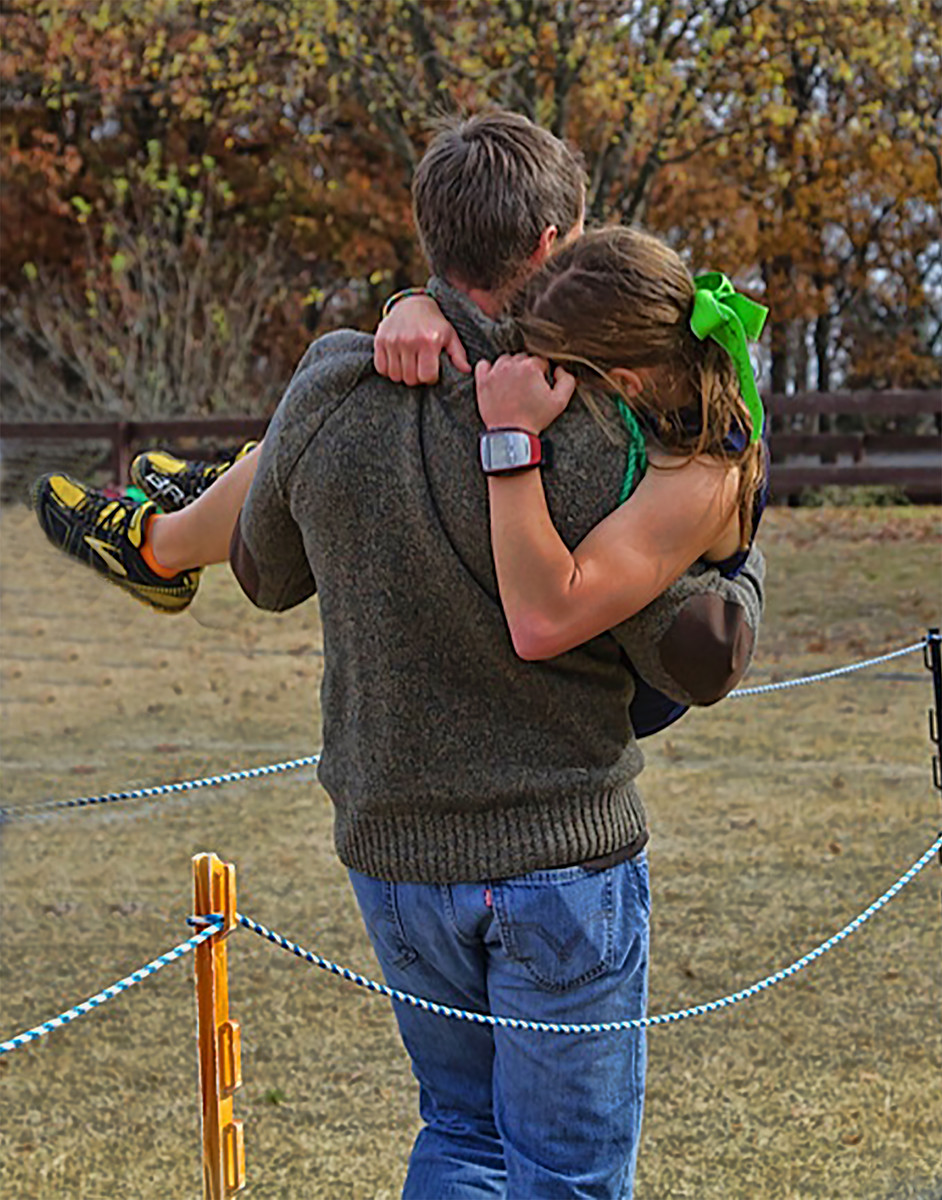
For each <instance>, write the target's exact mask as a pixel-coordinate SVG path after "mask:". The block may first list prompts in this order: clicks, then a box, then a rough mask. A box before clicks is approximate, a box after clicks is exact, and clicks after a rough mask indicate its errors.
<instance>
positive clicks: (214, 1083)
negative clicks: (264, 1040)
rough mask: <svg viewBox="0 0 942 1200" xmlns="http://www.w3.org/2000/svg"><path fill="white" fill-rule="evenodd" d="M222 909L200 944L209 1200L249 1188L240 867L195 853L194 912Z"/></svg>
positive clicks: (198, 975)
mask: <svg viewBox="0 0 942 1200" xmlns="http://www.w3.org/2000/svg"><path fill="white" fill-rule="evenodd" d="M209 913H221V914H222V916H223V918H224V920H223V923H222V925H221V926H220V931H219V933H218V934H216V935H215V936H214V937H211V938H209V939H208V940H207V941H205V942H203V943H202V944H201V945H199V946H197V947H196V967H195V971H196V1027H197V1040H198V1042H199V1056H200V1093H201V1096H202V1127H203V1200H225V1198H226V1197H227V1196H231V1195H233V1194H234V1193H235V1192H240V1191H241V1190H242V1189H243V1188H244V1187H245V1146H244V1142H243V1136H242V1122H241V1121H236V1120H234V1119H233V1116H232V1093H233V1092H234V1091H235V1090H236V1088H237V1087H240V1086H241V1084H242V1047H241V1035H240V1030H239V1023H238V1021H230V1020H229V971H228V959H227V951H226V938H227V937H228V935H229V934H230V933H231V932H232V930H233V929H235V928H236V926H237V920H236V886H235V867H234V866H233V865H232V863H224V862H222V861H221V860H220V859H218V858H217V857H216V855H215V854H195V855H194V856H193V914H194V916H197V917H201V916H206V915H208V914H209Z"/></svg>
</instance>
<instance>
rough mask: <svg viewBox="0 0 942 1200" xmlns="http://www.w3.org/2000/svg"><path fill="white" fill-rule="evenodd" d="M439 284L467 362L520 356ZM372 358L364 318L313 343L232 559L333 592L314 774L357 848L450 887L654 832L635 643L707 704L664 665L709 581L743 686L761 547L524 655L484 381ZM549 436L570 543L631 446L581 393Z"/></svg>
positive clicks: (393, 873) (258, 597)
mask: <svg viewBox="0 0 942 1200" xmlns="http://www.w3.org/2000/svg"><path fill="white" fill-rule="evenodd" d="M433 290H434V291H435V294H436V296H437V298H438V300H439V303H440V304H441V305H442V307H443V309H444V310H445V312H446V315H448V316H449V318H451V319H452V321H453V322H454V323H455V325H456V326H457V328H458V330H459V333H460V334H461V336H462V340H463V341H464V343H465V346H466V348H467V349H468V351H469V354H470V356H471V358H472V361H474V360H475V359H476V358H478V357H481V356H482V355H486V356H487V357H494V356H495V355H496V354H497V353H500V352H501V351H502V350H503V349H508V348H513V347H515V342H514V336H515V335H514V334H513V331H512V327H510V326H509V325H507V324H505V323H495V322H491V321H489V320H488V319H487V318H485V317H484V316H483V314H481V313H480V311H479V310H478V309H477V308H475V306H473V305H472V304H471V303H470V302H469V301H468V300H466V299H465V298H464V297H463V296H461V295H460V294H459V293H457V292H455V291H453V290H452V289H450V288H448V287H447V286H446V285H443V284H441V283H440V282H437V281H433ZM372 350H373V343H372V337H370V336H369V335H367V334H361V333H355V332H348V331H342V332H339V333H334V334H328V335H327V336H326V337H323V338H321V339H319V340H318V341H317V342H315V343H314V344H313V345H312V346H311V347H310V348H309V350H308V351H307V353H306V354H305V356H304V358H303V360H302V361H301V364H300V365H299V367H298V369H297V371H296V373H295V375H294V377H293V379H292V381H291V383H290V385H289V387H288V390H287V392H286V393H285V395H284V398H283V399H282V401H281V404H280V405H279V408H278V410H277V412H276V413H275V416H274V418H273V420H272V424H271V426H270V428H269V431H268V434H267V436H266V438H265V442H264V449H263V452H262V455H261V459H260V463H259V467H258V472H257V475H256V478H255V481H254V483H253V485H252V488H251V491H250V493H249V496H248V498H247V500H246V503H245V507H244V509H243V511H242V515H241V519H240V522H239V525H238V527H237V529H236V533H235V535H234V538H233V553H232V563H233V567H234V569H235V572H236V575H237V577H238V578H239V579H240V582H241V583H242V586H243V588H244V589H245V591H246V592H247V594H248V595H249V596H250V597H251V599H252V600H253V602H254V603H256V604H257V605H258V606H260V607H262V608H267V609H274V610H281V609H286V608H290V607H291V606H293V605H295V604H298V603H300V602H301V601H302V600H304V599H306V598H307V597H309V596H310V595H312V594H313V593H314V591H315V588H316V591H317V593H318V595H319V599H320V609H321V619H322V622H323V629H324V656H325V667H324V680H323V689H322V698H321V699H322V714H323V751H322V758H321V764H320V770H319V778H320V781H321V783H322V784H323V786H324V787H325V788H326V790H327V792H328V793H329V795H330V797H331V799H332V800H333V802H334V805H335V818H336V819H335V840H336V846H337V852H338V854H339V856H340V858H341V860H342V861H343V862H344V863H345V864H346V865H347V866H350V867H353V868H354V869H355V870H357V871H361V872H363V873H364V874H367V875H372V876H375V877H377V878H381V879H388V880H395V881H423V882H440V883H444V882H458V881H462V880H478V879H497V878H501V877H507V876H513V875H519V874H523V873H525V872H527V871H531V870H535V869H538V868H551V867H557V866H563V865H568V864H572V863H577V862H582V861H585V860H588V859H593V858H596V857H601V856H605V855H609V854H611V853H613V852H616V851H618V850H619V849H620V848H622V847H624V846H626V845H629V844H638V843H639V841H640V840H641V839H643V836H644V833H645V816H644V810H643V807H642V803H641V799H640V797H639V794H638V790H637V787H636V784H635V780H636V778H637V776H638V774H639V773H640V771H641V768H642V755H641V752H640V750H639V748H638V744H637V742H636V740H635V737H634V734H633V731H632V728H631V724H630V721H629V719H628V705H629V703H630V700H631V697H632V695H633V689H634V682H633V678H632V675H631V672H630V671H629V669H628V666H627V663H626V653H627V654H628V655H630V656H631V659H632V661H633V662H634V663H635V665H636V667H637V668H638V670H639V671H640V673H641V674H642V675H643V676H644V677H645V678H646V679H648V680H649V682H651V683H652V684H654V685H655V686H657V687H660V688H662V689H663V690H667V691H669V693H670V694H671V695H672V696H674V697H675V698H677V699H679V700H682V701H685V702H689V701H691V700H694V701H702V700H703V699H704V697H702V696H697V695H696V687H695V686H694V687H689V686H685V685H684V684H683V683H679V682H678V680H677V678H676V674H677V673H676V672H675V675H674V677H672V676H671V674H670V673H669V672H668V670H667V669H665V661H669V659H670V656H669V655H668V656H665V655H664V654H662V653H661V650H662V649H663V646H661V645H660V643H661V642H662V641H663V635H664V634H665V632H666V631H669V630H670V628H671V625H672V622H674V621H675V618H677V616H678V613H681V612H682V611H683V610H684V608H685V606H689V602H690V600H691V598H692V597H693V598H696V597H699V596H703V595H704V594H709V597H710V598H711V600H712V601H713V602H717V601H719V603H720V604H721V605H722V606H724V611H725V613H726V616H727V618H728V617H729V615H730V614H732V617H733V618H734V624H735V623H738V624H739V625H740V626H741V630H744V631H745V632H746V634H747V635H748V636H747V638H746V644H745V649H743V644H742V638H740V641H739V650H738V656H739V660H740V661H738V662H737V663H736V664H735V667H734V669H733V670H732V674H731V675H730V678H732V677H733V675H735V678H738V677H739V676H741V674H742V671H743V670H744V669H745V665H746V662H747V661H748V658H749V656H750V655H751V650H752V644H753V637H752V631H754V629H755V628H756V625H757V623H758V616H759V610H760V606H761V574H762V564H761V556H760V555H759V554H758V551H754V552H753V561H752V563H751V564H749V565H751V567H752V570H751V573H750V572H749V571H747V572H745V573H744V576H743V577H742V578H741V579H739V580H732V581H724V580H721V579H720V578H719V576H718V575H717V573H716V572H715V571H706V570H704V569H703V568H702V567H698V568H697V569H696V570H695V571H693V572H692V573H691V574H689V575H688V576H685V577H684V579H683V580H681V581H679V582H678V584H675V585H674V587H673V588H672V589H670V590H669V591H668V593H666V594H665V595H664V596H663V597H661V598H659V599H658V600H657V601H655V602H654V603H653V604H651V605H649V606H648V608H647V609H645V610H644V611H643V612H642V613H640V614H638V616H637V617H634V618H632V619H631V620H630V621H628V622H625V624H624V625H622V626H620V627H619V628H618V629H617V630H614V631H612V633H610V634H605V635H603V636H600V637H596V638H594V639H593V640H592V641H590V642H588V643H586V644H585V645H582V646H579V647H577V648H576V649H574V650H571V651H569V652H568V653H566V654H562V655H560V656H559V657H557V658H554V659H551V660H549V661H546V662H535V663H529V662H523V661H521V660H520V659H519V658H518V657H517V656H516V655H515V653H514V650H513V647H512V645H511V641H510V636H509V634H508V631H507V626H506V623H505V620H504V615H503V610H502V609H501V605H500V599H499V596H498V589H497V581H496V578H495V574H494V565H493V559H492V555H491V547H490V536H489V524H488V506H487V486H486V480H485V478H484V476H483V475H482V473H481V469H480V466H479V462H478V457H477V437H478V434H479V432H480V429H481V425H480V420H479V417H478V413H477V407H476V404H475V398H474V390H473V382H472V380H471V379H470V377H469V376H467V375H462V374H460V373H458V372H457V371H454V370H453V369H452V368H451V366H450V364H445V365H444V366H443V377H442V380H441V382H440V383H439V384H438V385H436V386H433V387H422V388H406V387H404V386H402V385H398V384H393V383H390V382H389V381H388V380H385V379H382V378H380V377H379V376H377V375H376V374H375V372H374V370H373V366H372ZM550 436H551V438H552V441H553V445H554V451H555V463H554V465H553V467H552V468H550V469H548V470H546V471H545V474H544V478H545V481H546V491H547V500H548V503H549V507H550V511H551V514H552V517H553V520H554V522H555V524H556V527H557V529H558V530H559V531H560V534H561V536H562V537H563V539H564V541H565V542H566V544H567V545H568V546H570V547H573V546H575V545H576V544H577V543H578V542H579V541H580V540H581V539H582V538H583V537H584V536H585V534H586V533H587V532H588V531H589V530H590V529H591V528H592V527H593V526H594V525H595V524H597V523H598V522H599V521H600V520H601V519H602V518H603V517H604V516H605V515H606V514H607V513H608V512H609V511H611V509H612V508H613V506H614V503H615V501H616V500H617V497H618V494H619V487H620V484H621V481H622V476H623V472H624V467H625V462H624V451H623V450H622V449H620V448H619V447H617V446H615V445H613V444H612V443H611V441H610V440H609V439H607V438H606V437H605V435H604V434H603V432H602V431H601V430H600V429H599V426H598V425H597V423H596V422H595V420H594V419H593V418H592V416H591V415H590V414H589V413H588V412H587V411H586V410H585V408H584V407H583V406H582V405H581V404H579V403H573V404H571V405H570V406H569V408H568V409H567V410H566V412H565V413H563V415H562V416H561V417H560V418H559V419H558V420H557V421H556V422H555V423H554V425H553V427H552V429H551V430H550ZM315 581H316V583H315ZM674 657H675V658H676V657H677V655H676V654H675V656H674ZM684 657H685V656H683V655H682V656H681V658H684ZM729 686H731V684H729ZM708 698H710V699H712V698H715V697H712V696H711V697H708Z"/></svg>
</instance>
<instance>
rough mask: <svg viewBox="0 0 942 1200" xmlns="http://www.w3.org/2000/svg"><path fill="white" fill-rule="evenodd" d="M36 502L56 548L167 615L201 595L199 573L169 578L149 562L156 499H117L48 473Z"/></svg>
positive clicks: (34, 495)
mask: <svg viewBox="0 0 942 1200" xmlns="http://www.w3.org/2000/svg"><path fill="white" fill-rule="evenodd" d="M31 499H32V505H33V509H34V511H35V513H36V516H37V517H38V518H39V523H40V525H41V526H42V527H43V531H44V533H45V534H46V537H47V538H48V539H49V540H50V542H52V544H53V545H54V546H58V548H59V549H60V550H62V551H63V552H64V553H65V554H68V556H69V557H70V558H74V559H77V560H78V561H79V562H82V563H85V564H86V566H89V567H93V568H94V569H95V570H96V571H99V572H101V574H102V575H104V576H105V578H106V579H108V580H110V582H111V583H114V584H117V586H118V587H121V588H124V589H125V591H128V592H130V593H131V595H132V596H135V597H136V598H137V599H138V600H141V601H143V603H144V604H149V605H150V606H151V608H156V609H159V610H160V611H161V612H168V613H174V612H182V610H183V609H184V608H186V606H187V605H188V604H189V603H190V601H191V600H192V599H193V597H194V596H195V595H196V589H197V588H198V587H199V577H200V572H199V570H198V569H197V570H190V571H180V572H179V573H178V574H176V575H174V576H172V577H171V578H170V579H164V578H163V577H162V576H160V575H158V574H157V573H156V572H155V571H152V570H151V568H150V567H149V566H148V565H147V563H146V562H145V561H144V558H143V556H142V554H141V545H142V543H143V541H144V530H145V528H146V525H147V522H148V520H149V519H150V517H151V516H152V515H154V514H155V513H157V512H158V511H159V509H158V508H157V506H156V505H155V504H153V503H152V502H151V501H150V500H145V501H144V502H143V503H140V502H138V501H136V500H128V499H112V498H111V497H109V496H106V495H104V494H103V493H102V492H99V491H96V490H95V489H94V488H89V487H85V486H84V485H83V484H81V483H77V482H76V481H75V480H74V479H70V478H69V476H68V475H43V476H42V477H41V478H39V479H37V480H36V482H35V483H34V484H33V488H32V494H31Z"/></svg>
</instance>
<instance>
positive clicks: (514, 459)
mask: <svg viewBox="0 0 942 1200" xmlns="http://www.w3.org/2000/svg"><path fill="white" fill-rule="evenodd" d="M480 447H481V469H482V470H483V471H484V474H485V475H511V474H513V473H514V472H516V471H528V470H530V468H531V467H541V466H549V462H550V443H549V441H548V440H547V439H546V438H540V437H537V435H536V434H535V433H530V432H529V431H528V430H526V429H488V430H486V431H485V432H484V433H482V434H481V438H480Z"/></svg>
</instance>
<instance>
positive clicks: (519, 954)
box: [493, 867, 617, 992]
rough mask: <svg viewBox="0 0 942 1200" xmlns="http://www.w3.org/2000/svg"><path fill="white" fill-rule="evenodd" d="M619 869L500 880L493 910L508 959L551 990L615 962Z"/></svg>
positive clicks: (559, 989)
mask: <svg viewBox="0 0 942 1200" xmlns="http://www.w3.org/2000/svg"><path fill="white" fill-rule="evenodd" d="M616 872H617V868H615V869H614V870H610V871H597V872H591V871H585V870H583V869H582V868H581V867H573V868H567V869H566V870H565V871H558V872H549V871H547V872H535V873H534V875H532V876H524V877H522V878H520V879H514V880H504V881H503V882H501V883H496V884H495V885H494V887H493V897H494V914H495V917H496V920H497V927H498V930H499V933H500V939H501V944H502V945H503V949H504V953H505V954H506V955H507V957H508V958H509V959H510V960H511V961H512V962H515V963H516V964H518V965H519V966H520V967H521V968H522V969H523V970H524V971H525V972H526V974H527V975H528V976H529V977H530V978H531V979H532V980H533V981H534V982H535V983H537V984H538V985H539V986H540V987H541V988H543V989H545V990H546V991H551V992H565V991H568V990H569V989H570V988H575V987H578V986H579V985H580V984H583V983H587V982H588V981H589V980H590V979H595V978H597V977H598V976H600V975H603V974H604V973H605V972H606V971H607V970H609V969H610V967H611V965H612V960H613V941H614V925H615V880H614V876H615V874H616Z"/></svg>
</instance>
